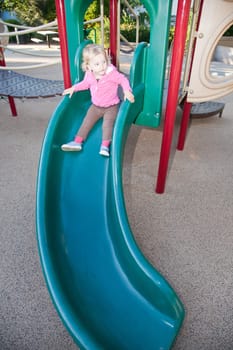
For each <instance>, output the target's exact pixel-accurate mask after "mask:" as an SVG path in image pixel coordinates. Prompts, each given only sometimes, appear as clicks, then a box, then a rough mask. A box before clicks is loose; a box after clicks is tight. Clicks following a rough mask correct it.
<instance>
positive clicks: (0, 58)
mask: <svg viewBox="0 0 233 350" xmlns="http://www.w3.org/2000/svg"><path fill="white" fill-rule="evenodd" d="M0 66H2V67H6V62H5V58H4V52H3V49H2V48H1V47H0ZM7 97H8V101H9V104H10V108H11V114H12V116H13V117H16V116H17V110H16V106H15V100H14V98H13V97H12V96H7Z"/></svg>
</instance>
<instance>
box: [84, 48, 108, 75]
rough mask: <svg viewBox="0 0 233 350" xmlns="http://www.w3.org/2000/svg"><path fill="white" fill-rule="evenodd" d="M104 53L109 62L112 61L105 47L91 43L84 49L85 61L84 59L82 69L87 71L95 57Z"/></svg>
mask: <svg viewBox="0 0 233 350" xmlns="http://www.w3.org/2000/svg"><path fill="white" fill-rule="evenodd" d="M99 54H102V55H104V56H105V58H106V61H107V64H109V63H110V57H109V56H108V55H107V53H106V51H105V49H104V47H103V46H101V45H97V44H89V45H87V46H85V47H84V49H83V57H82V59H83V61H82V70H83V71H84V72H86V71H87V70H88V65H89V63H90V61H91V60H92V58H93V57H95V56H97V55H99Z"/></svg>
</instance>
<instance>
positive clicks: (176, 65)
mask: <svg viewBox="0 0 233 350" xmlns="http://www.w3.org/2000/svg"><path fill="white" fill-rule="evenodd" d="M190 5H191V0H179V1H178V8H177V18H176V28H175V35H174V46H173V53H172V60H171V71H170V80H169V85H168V96H167V105H166V111H165V121H164V131H163V138H162V145H161V151H160V162H159V169H158V177H157V185H156V192H157V193H163V192H164V190H165V182H166V176H167V169H168V162H169V155H170V149H171V142H172V135H173V129H174V124H175V117H176V107H177V101H178V95H179V87H180V80H181V73H182V62H183V56H184V50H185V41H186V34H187V28H188V20H189V12H190Z"/></svg>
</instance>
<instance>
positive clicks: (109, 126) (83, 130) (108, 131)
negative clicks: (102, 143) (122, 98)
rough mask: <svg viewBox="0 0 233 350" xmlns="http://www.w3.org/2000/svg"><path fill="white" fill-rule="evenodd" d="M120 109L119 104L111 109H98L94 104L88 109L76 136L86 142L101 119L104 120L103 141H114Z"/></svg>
mask: <svg viewBox="0 0 233 350" xmlns="http://www.w3.org/2000/svg"><path fill="white" fill-rule="evenodd" d="M118 109H119V104H117V105H114V106H110V107H98V106H95V105H93V104H92V105H91V106H90V108H89V109H88V111H87V114H86V116H85V118H84V120H83V122H82V125H81V126H80V129H79V130H78V132H77V135H76V136H80V137H82V138H83V140H85V139H86V138H87V136H88V134H89V132H90V131H91V129H92V128H93V126H94V125H95V123H96V122H97V121H98V120H99V119H100V118H103V126H102V140H109V141H110V140H111V139H112V131H113V126H114V122H115V120H116V116H117V112H118Z"/></svg>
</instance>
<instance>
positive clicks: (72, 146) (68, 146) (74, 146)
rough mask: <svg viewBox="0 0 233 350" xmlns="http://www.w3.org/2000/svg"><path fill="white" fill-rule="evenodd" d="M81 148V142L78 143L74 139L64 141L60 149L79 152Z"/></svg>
mask: <svg viewBox="0 0 233 350" xmlns="http://www.w3.org/2000/svg"><path fill="white" fill-rule="evenodd" d="M82 148H83V145H82V143H78V142H75V141H71V142H68V143H65V144H64V145H62V146H61V149H62V150H63V151H65V152H72V151H76V152H79V151H81V150H82Z"/></svg>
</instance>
